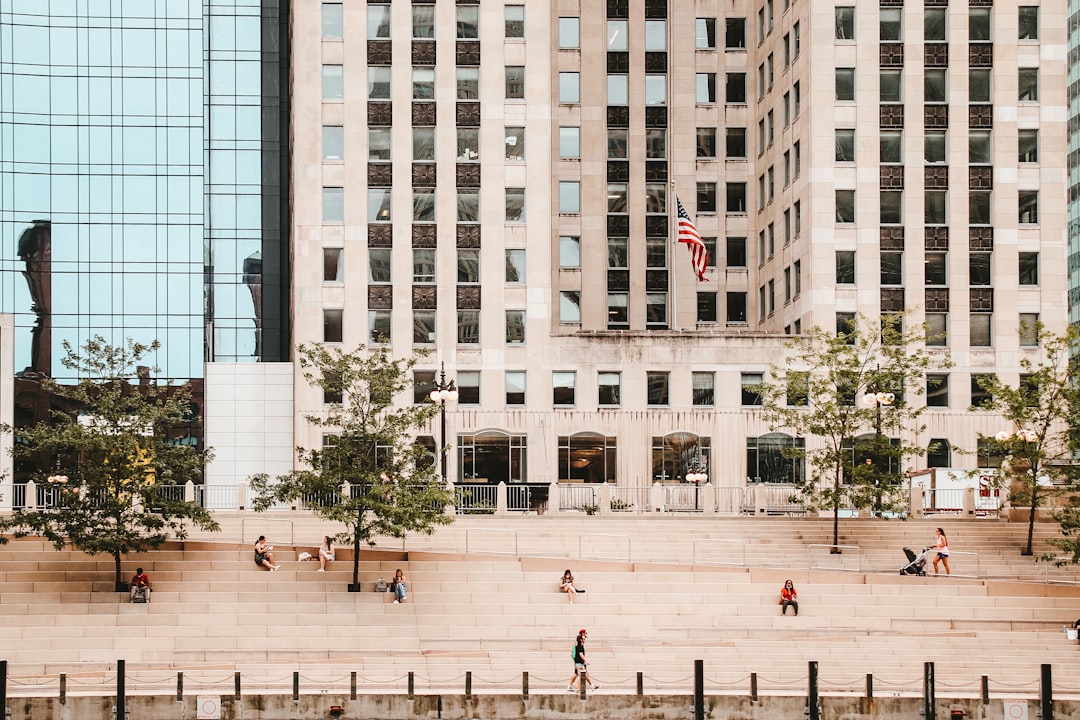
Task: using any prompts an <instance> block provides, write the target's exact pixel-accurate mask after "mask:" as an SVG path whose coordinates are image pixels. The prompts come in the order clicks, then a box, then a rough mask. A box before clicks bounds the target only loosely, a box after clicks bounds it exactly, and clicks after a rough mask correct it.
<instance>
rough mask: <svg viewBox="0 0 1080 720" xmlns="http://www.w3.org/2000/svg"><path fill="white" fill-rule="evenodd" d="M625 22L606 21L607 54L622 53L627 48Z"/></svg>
mask: <svg viewBox="0 0 1080 720" xmlns="http://www.w3.org/2000/svg"><path fill="white" fill-rule="evenodd" d="M627 24H628V23H627V21H626V20H608V21H607V49H608V52H612V51H622V50H626V49H627V48H628V47H629V44H628V42H629V41H628V38H627V36H628V35H629V33H628V32H627Z"/></svg>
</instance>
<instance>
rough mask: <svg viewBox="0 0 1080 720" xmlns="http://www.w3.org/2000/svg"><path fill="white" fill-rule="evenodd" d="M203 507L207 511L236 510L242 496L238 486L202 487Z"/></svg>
mask: <svg viewBox="0 0 1080 720" xmlns="http://www.w3.org/2000/svg"><path fill="white" fill-rule="evenodd" d="M200 487H202V488H203V502H202V506H203V507H204V508H206V509H207V510H236V509H237V508H239V507H240V494H239V492H238V489H237V486H236V485H202V486H200Z"/></svg>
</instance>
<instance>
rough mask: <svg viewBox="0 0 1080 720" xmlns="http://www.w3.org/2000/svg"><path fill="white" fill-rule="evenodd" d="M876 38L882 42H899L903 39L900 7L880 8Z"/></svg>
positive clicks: (901, 10)
mask: <svg viewBox="0 0 1080 720" xmlns="http://www.w3.org/2000/svg"><path fill="white" fill-rule="evenodd" d="M879 18H880V19H879V32H878V38H879V39H880V40H881V41H882V42H899V41H900V40H903V39H904V23H903V9H902V8H881V15H880V16H879Z"/></svg>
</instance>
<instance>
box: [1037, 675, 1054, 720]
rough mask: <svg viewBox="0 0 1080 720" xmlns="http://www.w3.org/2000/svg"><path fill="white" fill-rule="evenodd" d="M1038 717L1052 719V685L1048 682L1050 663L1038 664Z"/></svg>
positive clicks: (1046, 719) (1044, 719) (1043, 719)
mask: <svg viewBox="0 0 1080 720" xmlns="http://www.w3.org/2000/svg"><path fill="white" fill-rule="evenodd" d="M1039 671H1040V672H1039V713H1040V714H1039V718H1040V720H1054V686H1053V684H1052V683H1051V682H1050V663H1043V664H1042V665H1040V666H1039Z"/></svg>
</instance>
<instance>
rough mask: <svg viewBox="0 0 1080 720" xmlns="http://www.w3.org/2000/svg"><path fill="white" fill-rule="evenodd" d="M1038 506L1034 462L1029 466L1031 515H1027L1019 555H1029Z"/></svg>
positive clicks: (1037, 484) (1037, 477) (1037, 480)
mask: <svg viewBox="0 0 1080 720" xmlns="http://www.w3.org/2000/svg"><path fill="white" fill-rule="evenodd" d="M1038 506H1039V475H1038V473H1037V472H1036V471H1035V464H1034V463H1032V466H1031V515H1029V516H1028V532H1027V545H1025V546H1024V549H1023V550H1021V551H1020V554H1021V555H1031V554H1032V549H1031V541H1032V539H1033V538H1034V535H1035V509H1036V508H1037V507H1038Z"/></svg>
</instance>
